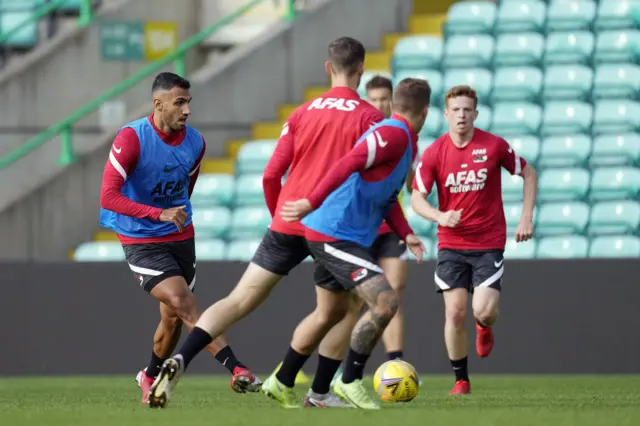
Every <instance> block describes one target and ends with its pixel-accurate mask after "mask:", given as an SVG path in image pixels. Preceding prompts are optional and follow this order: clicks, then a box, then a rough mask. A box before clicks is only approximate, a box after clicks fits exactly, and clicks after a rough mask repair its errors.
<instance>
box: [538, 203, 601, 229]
mask: <svg viewBox="0 0 640 426" xmlns="http://www.w3.org/2000/svg"><path fill="white" fill-rule="evenodd" d="M588 222H589V205H588V204H587V203H581V202H568V203H564V202H559V203H545V204H542V206H540V213H539V214H538V218H537V221H536V235H539V236H543V237H544V236H548V235H569V234H582V233H584V231H585V229H586V227H587V223H588Z"/></svg>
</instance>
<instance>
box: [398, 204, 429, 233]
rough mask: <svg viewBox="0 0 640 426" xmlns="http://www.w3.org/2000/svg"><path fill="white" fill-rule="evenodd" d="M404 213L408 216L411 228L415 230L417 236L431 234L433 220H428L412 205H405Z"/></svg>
mask: <svg viewBox="0 0 640 426" xmlns="http://www.w3.org/2000/svg"><path fill="white" fill-rule="evenodd" d="M404 214H405V216H406V217H407V221H408V222H409V225H411V228H412V229H413V230H414V231H415V233H416V235H417V236H425V237H426V236H429V235H431V231H432V229H433V226H434V224H433V222H431V221H428V220H427V219H425V218H423V217H422V216H420V215H418V214H417V213H416V212H414V211H413V209H412V208H411V207H410V206H405V209H404Z"/></svg>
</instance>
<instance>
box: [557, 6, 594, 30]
mask: <svg viewBox="0 0 640 426" xmlns="http://www.w3.org/2000/svg"><path fill="white" fill-rule="evenodd" d="M595 17H596V4H595V2H594V1H593V0H573V1H552V2H551V3H550V4H549V8H548V9H547V26H546V30H547V31H548V32H551V31H580V30H587V31H589V30H590V29H591V25H592V23H593V20H594V19H595Z"/></svg>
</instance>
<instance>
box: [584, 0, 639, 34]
mask: <svg viewBox="0 0 640 426" xmlns="http://www.w3.org/2000/svg"><path fill="white" fill-rule="evenodd" d="M638 7H640V1H638V0H606V1H600V4H599V5H598V14H597V16H596V21H595V25H594V26H595V29H596V31H603V30H617V29H626V28H637V27H638V22H636V20H635V19H634V16H633V14H632V13H631V11H632V9H633V8H638Z"/></svg>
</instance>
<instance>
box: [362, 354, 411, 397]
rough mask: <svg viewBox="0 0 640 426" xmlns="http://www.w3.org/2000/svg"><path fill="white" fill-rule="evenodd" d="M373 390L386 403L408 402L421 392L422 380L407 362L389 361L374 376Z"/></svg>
mask: <svg viewBox="0 0 640 426" xmlns="http://www.w3.org/2000/svg"><path fill="white" fill-rule="evenodd" d="M373 389H374V390H375V391H376V393H377V394H378V396H379V397H380V399H381V400H383V401H386V402H408V401H411V400H412V399H413V398H415V397H416V395H417V394H418V391H419V390H420V379H418V373H417V372H416V369H415V368H413V365H411V364H409V363H408V362H406V361H401V360H393V361H387V362H385V363H384V364H382V365H381V366H380V367H378V369H377V370H376V373H375V374H374V375H373Z"/></svg>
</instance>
